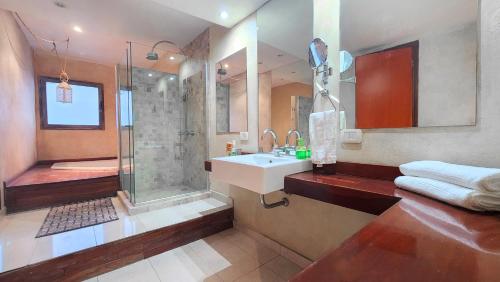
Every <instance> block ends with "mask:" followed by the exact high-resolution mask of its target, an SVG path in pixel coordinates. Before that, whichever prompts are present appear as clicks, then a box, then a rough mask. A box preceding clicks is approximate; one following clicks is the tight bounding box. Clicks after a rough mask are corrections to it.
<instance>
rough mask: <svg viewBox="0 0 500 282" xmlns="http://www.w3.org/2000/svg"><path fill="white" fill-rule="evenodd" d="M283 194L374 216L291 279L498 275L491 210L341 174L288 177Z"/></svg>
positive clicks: (497, 227) (497, 222)
mask: <svg viewBox="0 0 500 282" xmlns="http://www.w3.org/2000/svg"><path fill="white" fill-rule="evenodd" d="M365 168H366V167H365ZM383 171H384V172H391V171H392V173H394V171H393V170H390V169H385V170H384V169H383ZM344 172H345V171H344ZM394 176H396V175H393V176H391V177H394ZM391 177H377V178H382V179H384V178H389V179H390V178H391ZM285 192H287V193H290V194H297V195H301V196H304V197H309V198H312V199H316V200H320V201H324V202H327V203H332V204H336V205H340V206H344V207H347V208H351V209H355V210H360V211H364V212H369V213H372V214H377V215H379V216H378V217H377V218H376V219H375V220H373V221H372V222H371V223H370V224H368V225H367V226H366V227H364V228H363V229H361V230H360V231H359V232H358V233H356V234H355V235H353V236H352V237H351V238H349V239H347V240H346V241H345V242H344V243H343V244H342V245H341V246H340V247H338V248H336V249H333V250H331V251H329V252H327V253H326V254H325V255H324V256H323V257H322V258H320V259H319V260H318V261H316V262H314V263H313V264H311V265H310V266H309V267H308V268H306V269H305V270H304V271H302V272H301V273H299V274H298V275H297V276H295V277H294V278H293V279H292V280H291V281H315V282H318V281H454V282H457V281H500V215H499V214H498V213H490V214H488V213H477V212H471V211H468V210H465V209H461V208H457V207H453V206H450V205H448V204H445V203H441V202H439V201H436V200H433V199H430V198H426V197H423V196H420V195H417V194H414V193H411V192H408V191H404V190H400V189H398V188H397V187H396V186H395V185H394V184H393V182H392V181H389V180H380V179H370V178H365V177H360V176H351V175H342V174H338V175H330V176H325V175H314V174H313V173H312V172H305V173H299V174H294V175H290V176H287V177H286V178H285ZM325 236H328V235H327V234H325Z"/></svg>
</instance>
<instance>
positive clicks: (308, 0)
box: [257, 0, 319, 152]
mask: <svg viewBox="0 0 500 282" xmlns="http://www.w3.org/2000/svg"><path fill="white" fill-rule="evenodd" d="M291 19H300V20H291ZM257 26H258V68H259V137H260V138H259V139H260V143H259V146H260V148H261V149H262V150H263V151H265V152H268V151H270V150H271V149H272V144H273V140H272V139H273V136H272V134H265V135H263V133H264V130H265V129H267V128H272V129H273V130H274V132H276V139H277V145H278V146H280V147H284V146H285V145H287V144H286V143H287V136H288V145H289V146H290V147H294V146H295V145H296V139H297V134H296V133H295V132H294V130H297V131H298V132H299V133H300V135H301V137H302V138H304V140H305V143H306V145H307V144H308V143H309V138H308V135H309V123H308V117H309V114H310V113H311V108H312V97H313V85H312V81H313V71H312V70H311V67H310V66H309V54H308V52H307V50H308V48H309V43H310V42H311V40H312V38H313V32H312V31H313V1H312V0H272V1H269V2H267V3H266V4H265V5H264V6H263V7H262V8H260V9H259V10H258V12H257ZM318 58H319V57H318ZM289 133H290V134H289Z"/></svg>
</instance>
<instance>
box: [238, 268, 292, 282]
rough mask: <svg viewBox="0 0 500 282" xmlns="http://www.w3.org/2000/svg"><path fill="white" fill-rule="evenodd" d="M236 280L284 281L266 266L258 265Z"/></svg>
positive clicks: (248, 281)
mask: <svg viewBox="0 0 500 282" xmlns="http://www.w3.org/2000/svg"><path fill="white" fill-rule="evenodd" d="M236 281H238V282H284V281H285V280H284V279H281V278H280V277H279V276H278V275H276V274H275V273H273V272H272V271H270V270H269V269H267V268H264V267H260V268H257V269H256V270H254V271H252V272H250V273H249V274H246V275H244V276H242V277H240V278H239V279H238V280H236Z"/></svg>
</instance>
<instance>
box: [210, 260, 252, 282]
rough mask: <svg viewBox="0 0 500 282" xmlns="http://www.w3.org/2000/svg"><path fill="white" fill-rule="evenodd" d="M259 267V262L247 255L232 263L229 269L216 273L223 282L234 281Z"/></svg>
mask: <svg viewBox="0 0 500 282" xmlns="http://www.w3.org/2000/svg"><path fill="white" fill-rule="evenodd" d="M258 267H259V262H258V261H257V260H256V259H255V258H254V257H251V256H249V255H245V256H243V257H242V258H241V259H239V260H237V261H235V262H234V263H232V264H231V265H230V266H229V267H227V268H225V269H224V270H222V271H219V272H218V273H217V276H219V277H220V278H221V279H222V280H223V281H235V280H236V279H238V278H240V277H242V276H243V275H245V274H248V273H250V272H252V271H253V270H255V269H257V268H258Z"/></svg>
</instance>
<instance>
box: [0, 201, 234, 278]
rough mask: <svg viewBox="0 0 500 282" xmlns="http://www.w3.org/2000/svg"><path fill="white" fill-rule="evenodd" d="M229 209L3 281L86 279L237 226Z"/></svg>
mask: <svg viewBox="0 0 500 282" xmlns="http://www.w3.org/2000/svg"><path fill="white" fill-rule="evenodd" d="M233 219H234V210H233V208H232V207H231V208H225V209H222V210H219V211H215V212H213V213H209V214H206V215H203V216H201V217H198V218H195V219H191V220H188V221H185V222H181V223H177V224H175V225H170V226H166V227H162V228H159V229H155V230H151V231H147V232H145V233H142V234H138V235H134V236H131V237H126V238H123V239H120V240H117V241H113V242H110V243H106V244H103V245H99V246H96V247H92V248H89V249H85V250H81V251H78V252H76V253H71V254H67V255H64V256H61V257H57V258H54V259H50V260H46V261H42V262H40V263H36V264H32V265H28V266H25V267H22V268H18V269H15V270H11V271H8V272H4V273H0V282H3V281H8V282H16V281H20V282H21V281H40V282H44V281H47V282H54V281H83V280H85V279H89V278H92V277H95V276H97V275H100V274H103V273H106V272H109V271H112V270H115V269H118V268H120V267H123V266H126V265H129V264H132V263H134V262H137V261H140V260H142V259H146V258H149V257H152V256H155V255H157V254H161V253H163V252H166V251H169V250H172V249H174V248H177V247H180V246H183V245H185V244H188V243H191V242H194V241H196V240H199V239H202V238H205V237H207V236H210V235H212V234H215V233H219V232H221V231H223V230H226V229H229V228H232V227H233Z"/></svg>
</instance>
